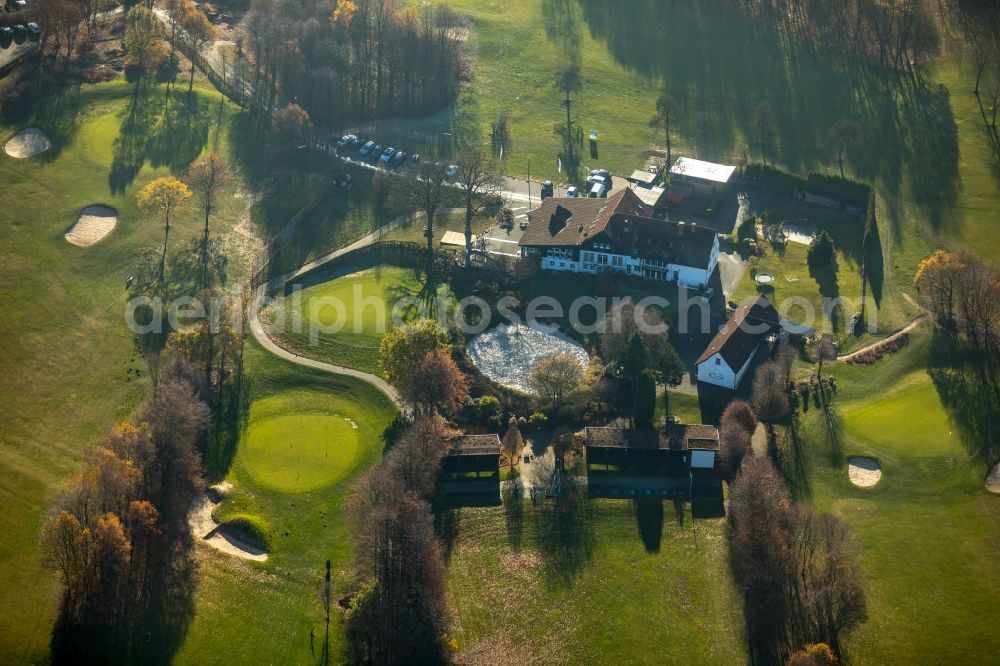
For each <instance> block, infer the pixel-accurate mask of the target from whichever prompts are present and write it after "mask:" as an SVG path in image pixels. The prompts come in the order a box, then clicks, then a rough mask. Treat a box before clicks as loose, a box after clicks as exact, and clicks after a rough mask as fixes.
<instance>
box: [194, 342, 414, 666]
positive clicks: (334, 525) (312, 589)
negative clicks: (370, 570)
mask: <svg viewBox="0 0 1000 666" xmlns="http://www.w3.org/2000/svg"><path fill="white" fill-rule="evenodd" d="M246 366H247V372H248V376H249V378H250V381H251V386H252V388H251V394H252V395H251V401H252V402H251V408H250V416H249V420H248V424H247V432H246V435H245V437H244V439H243V440H242V441H241V442H240V444H239V447H238V450H237V453H236V458H235V460H234V463H233V467H232V470H231V471H230V473H229V475H228V477H227V480H228V481H230V482H231V483H232V484H233V490H232V493H231V494H230V495H229V496H228V497H227V498H226V500H225V501H223V503H222V504H220V505H219V507H217V508H216V510H215V517H216V519H217V520H221V521H228V520H233V519H238V518H243V519H247V517H250V518H251V519H252V521H251V522H254V523H255V524H260V525H265V526H267V529H268V532H267V534H266V537H267V540H268V542H269V545H270V557H269V559H268V560H267V562H265V563H262V564H257V563H253V564H250V563H247V562H245V561H243V560H238V559H235V558H232V557H229V556H226V555H222V554H220V553H218V552H217V551H215V550H212V549H211V548H209V547H207V546H199V547H198V552H199V562H200V567H199V578H200V584H199V588H198V594H197V598H196V604H195V615H194V620H193V622H192V624H191V628H190V630H189V631H188V634H187V637H186V639H185V642H184V645H183V646H182V647H181V650H180V651H179V653H178V654H177V657H176V660H175V661H176V663H179V664H204V663H217V662H219V661H220V660H222V661H226V662H230V663H282V664H304V663H314V662H315V661H316V659H318V657H319V655H320V651H321V646H322V639H323V624H324V623H323V607H322V605H321V604H320V602H319V597H318V594H319V591H320V588H321V586H322V580H323V573H324V563H325V562H326V560H328V559H329V560H331V563H332V570H333V575H334V578H333V580H334V592H335V594H337V595H338V596H340V595H342V594H344V592H345V591H346V587H347V585H348V584H349V582H350V581H351V580H353V574H352V560H351V548H350V545H349V543H348V533H347V526H346V525H345V522H344V517H343V515H342V514H341V511H342V509H343V503H344V497H345V494H346V492H347V490H348V489H349V486H350V483H351V481H352V480H353V479H354V478H355V477H356V476H357V475H358V474H359V473H360V472H361V471H362V470H364V469H366V468H367V467H369V466H371V465H373V464H375V463H376V462H377V461H378V459H379V457H380V456H381V454H382V446H383V445H382V440H381V435H382V432H383V431H384V430H385V428H386V426H387V425H388V424H389V423H390V421H391V420H392V419H393V417H394V416H395V413H396V412H395V408H394V407H393V406H392V405H391V403H389V401H388V399H387V398H385V397H384V396H383V395H382V394H381V393H380V392H379V391H378V390H376V389H374V388H372V387H370V386H368V385H367V384H365V383H362V382H359V381H356V380H353V379H350V378H345V377H335V376H331V375H329V374H327V373H323V372H320V371H318V370H310V369H306V368H302V367H300V366H296V365H293V364H290V363H287V362H285V361H282V360H280V359H276V358H274V357H272V356H271V355H270V354H268V353H267V352H265V351H263V350H261V349H260V348H259V347H258V346H257V345H256V343H253V342H252V341H251V342H248V345H247V358H246ZM348 419H350V421H348ZM289 420H291V421H292V422H289ZM351 422H353V424H354V425H356V426H357V429H354V428H353V426H352V425H350V423H351ZM317 424H318V425H319V426H320V427H319V431H320V432H317V431H316V428H315V427H313V426H315V425H317ZM334 424H346V425H347V428H348V430H349V432H343V431H342V430H341V429H340V428H341V426H339V425H334ZM283 425H288V426H291V427H290V428H289V429H284V428H282V430H280V431H278V432H274V431H271V432H269V429H270V428H271V427H273V426H283ZM303 426H305V427H303ZM328 428H332V431H331V430H327V429H328ZM268 435H273V437H270V439H271V441H272V442H273V444H274V445H273V446H270V447H268V448H267V449H266V450H265V451H261V450H260V448H258V447H257V446H256V445H255V441H259V439H260V438H262V437H267V436H268ZM334 437H336V441H335V446H330V438H334ZM289 442H292V443H293V444H294V447H295V449H296V453H294V454H289V453H286V451H285V450H283V448H282V447H283V446H287V445H288V443H289ZM310 445H312V447H311V449H309V448H308V447H309V446H310ZM335 449H336V450H337V451H338V456H337V457H338V460H337V461H336V462H329V461H328V460H327V458H326V457H325V451H326V450H328V451H330V452H331V459H332V458H333V457H334V455H333V451H334V450H335ZM321 451H323V453H320V452H321ZM311 464H315V465H317V467H318V469H310V465H311ZM264 465H267V467H265V466H264ZM293 473H295V474H297V475H301V476H300V478H299V484H298V485H296V484H295V480H296V479H295V477H293V476H291V475H292V474H293ZM307 480H308V482H309V485H310V487H309V488H308V489H306V488H303V487H302V486H303V485H304V484H306V483H307ZM340 617H341V615H340V613H335V614H334V622H333V624H332V625H331V627H330V637H331V654H332V662H333V663H339V662H341V661H342V652H341V651H342V648H343V645H342V638H341V637H342V632H341V629H340V623H339V618H340ZM310 628H315V630H316V643H315V655H313V654H311V652H310V646H309V630H310Z"/></svg>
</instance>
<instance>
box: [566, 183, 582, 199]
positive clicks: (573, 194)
mask: <svg viewBox="0 0 1000 666" xmlns="http://www.w3.org/2000/svg"><path fill="white" fill-rule="evenodd" d="M578 196H580V190H578V189H576V185H570V186H569V187H568V188H566V198H567V199H576V198H577V197H578Z"/></svg>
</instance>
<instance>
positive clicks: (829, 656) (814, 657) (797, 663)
mask: <svg viewBox="0 0 1000 666" xmlns="http://www.w3.org/2000/svg"><path fill="white" fill-rule="evenodd" d="M839 663H840V660H839V659H837V655H835V654H834V653H833V651H831V650H830V646H829V645H827V644H826V643H809V644H808V645H806V646H805V647H804V648H802V649H801V650H799V651H798V652H793V653H792V654H791V655H790V656H789V657H788V661H787V662H785V666H837V664H839Z"/></svg>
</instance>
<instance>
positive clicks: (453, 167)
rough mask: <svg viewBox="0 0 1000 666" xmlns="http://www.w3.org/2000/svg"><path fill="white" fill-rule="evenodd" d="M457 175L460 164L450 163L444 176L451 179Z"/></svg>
mask: <svg viewBox="0 0 1000 666" xmlns="http://www.w3.org/2000/svg"><path fill="white" fill-rule="evenodd" d="M457 175H458V165H457V164H449V165H448V168H447V169H445V170H444V177H445V178H447V179H449V180H450V179H452V178H454V177H455V176H457Z"/></svg>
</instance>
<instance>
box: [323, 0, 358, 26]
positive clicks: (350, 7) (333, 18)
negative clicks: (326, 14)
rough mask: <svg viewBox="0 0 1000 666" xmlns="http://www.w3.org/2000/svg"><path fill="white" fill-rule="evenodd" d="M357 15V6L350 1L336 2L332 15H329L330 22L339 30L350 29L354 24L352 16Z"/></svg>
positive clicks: (338, 0) (339, 0)
mask: <svg viewBox="0 0 1000 666" xmlns="http://www.w3.org/2000/svg"><path fill="white" fill-rule="evenodd" d="M357 13H358V5H357V3H355V2H353V1H352V0H337V5H336V7H334V8H333V14H331V15H330V22H331V23H333V24H334V25H335V26H337V27H339V28H344V29H346V28H350V27H351V23H353V22H354V15H355V14H357Z"/></svg>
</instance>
